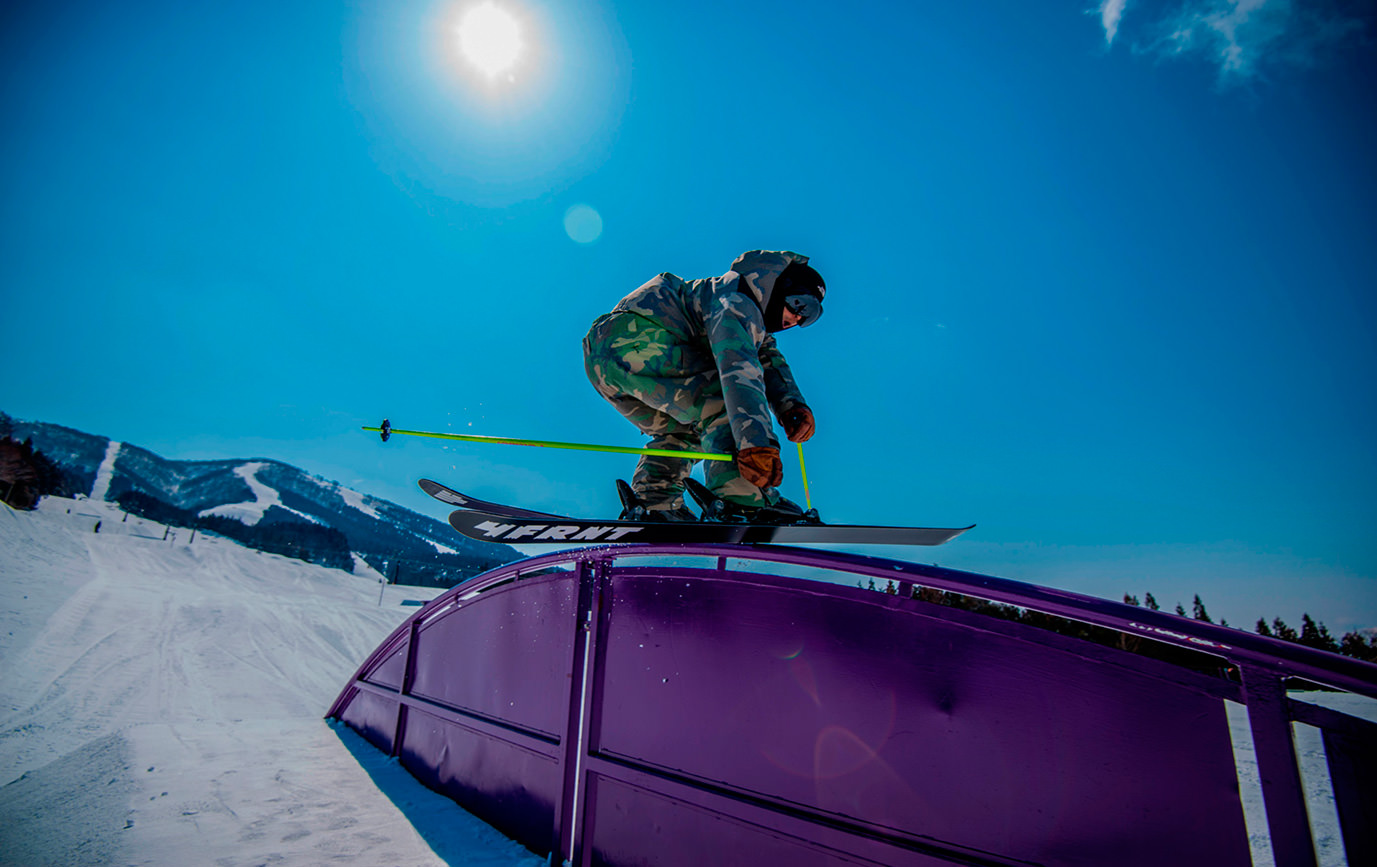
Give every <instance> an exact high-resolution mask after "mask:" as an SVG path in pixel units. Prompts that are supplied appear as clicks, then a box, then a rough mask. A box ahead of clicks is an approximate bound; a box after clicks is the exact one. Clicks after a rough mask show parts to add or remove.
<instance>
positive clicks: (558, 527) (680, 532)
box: [449, 508, 975, 545]
mask: <svg viewBox="0 0 1377 867" xmlns="http://www.w3.org/2000/svg"><path fill="white" fill-rule="evenodd" d="M449 522H450V525H451V526H453V527H454V529H456V530H458V531H459V532H460V533H462V534H463V535H465V536H467V537H469V538H470V539H477V540H479V541H482V542H521V543H537V544H550V545H568V544H571V543H580V542H587V543H603V542H622V543H625V542H643V543H654V544H683V545H690V544H707V543H724V544H760V543H775V544H781V545H794V544H799V543H802V542H819V543H823V544H828V545H941V544H942V543H944V542H948V541H950V540H952V539H954V538H956V537H957V536H959V535H961V534H962V533H964V532H966V531H967V530H969V529H971V527H974V526H975V525H974V524H972V525H971V527H959V528H944V527H876V526H870V525H865V524H784V525H774V524H726V523H718V522H715V521H698V522H692V521H685V522H670V521H666V522H649V521H588V520H584V519H582V518H567V517H563V516H559V515H543V516H539V517H529V516H520V515H513V514H512V513H511V512H510V511H504V512H491V511H485V510H482V509H473V508H465V509H460V510H459V511H457V512H454V513H453V514H451V515H450V516H449Z"/></svg>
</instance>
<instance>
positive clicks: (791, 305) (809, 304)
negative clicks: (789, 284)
mask: <svg viewBox="0 0 1377 867" xmlns="http://www.w3.org/2000/svg"><path fill="white" fill-rule="evenodd" d="M784 306H785V308H786V309H787V310H788V311H789V312H790V313H792V314H794V315H795V316H797V317H798V318H799V323H798V324H799V327H800V328H807V327H808V326H809V325H812V324H813V323H814V322H817V321H818V317H820V316H822V301H821V300H819V299H818V297H817V296H816V295H790V296H789V297H787V298H785V299H784Z"/></svg>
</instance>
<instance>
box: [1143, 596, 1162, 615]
mask: <svg viewBox="0 0 1377 867" xmlns="http://www.w3.org/2000/svg"><path fill="white" fill-rule="evenodd" d="M1143 604H1144V605H1146V606H1147V607H1148V608H1149V609H1151V610H1152V611H1161V610H1162V606H1160V605H1158V604H1157V600H1156V599H1154V598H1153V597H1152V594H1151V593H1149V594H1148V595H1147V596H1145V597H1143Z"/></svg>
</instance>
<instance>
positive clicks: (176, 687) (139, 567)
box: [0, 498, 544, 867]
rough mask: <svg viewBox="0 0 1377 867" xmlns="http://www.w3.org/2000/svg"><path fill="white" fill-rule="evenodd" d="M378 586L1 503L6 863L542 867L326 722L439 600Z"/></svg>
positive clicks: (112, 519)
mask: <svg viewBox="0 0 1377 867" xmlns="http://www.w3.org/2000/svg"><path fill="white" fill-rule="evenodd" d="M97 523H99V524H100V531H99V532H98V533H97V532H94V530H95V528H96V525H97ZM380 589H381V585H380V584H379V580H378V575H377V573H375V572H372V570H369V569H368V568H367V567H366V566H364V565H363V564H362V563H360V569H359V571H357V572H356V573H355V574H352V575H351V574H349V573H346V572H342V571H339V570H334V569H325V568H322V567H319V566H313V565H309V564H306V563H302V562H300V561H297V560H290V559H286V558H283V557H277V556H274V555H271V554H263V553H259V552H257V551H253V550H250V549H247V548H243V547H241V546H239V545H237V544H234V543H232V542H229V541H226V540H221V539H218V538H214V537H209V536H203V535H197V536H196V537H195V539H194V540H192V539H191V538H190V534H189V532H188V531H186V530H174V531H172V532H171V533H170V534H168V538H166V539H165V538H164V528H163V527H162V526H161V525H157V524H152V523H148V522H144V521H141V520H138V519H136V518H133V517H130V518H129V519H128V520H127V521H125V520H124V519H123V514H122V513H121V512H119V511H118V510H117V509H115V508H114V507H113V506H110V505H107V504H105V503H100V502H96V501H92V500H76V501H73V500H65V499H60V498H48V499H46V500H44V501H43V503H42V505H41V507H40V509H39V511H37V512H35V513H15V512H12V511H11V510H10V509H8V508H7V507H4V506H0V786H3V788H0V864H4V865H26V867H29V865H49V864H51V865H64V867H71V865H87V864H89V865H105V864H120V865H124V864H129V865H164V864H166V865H185V864H214V865H227V867H228V865H239V864H243V865H256V864H269V863H281V864H323V863H327V862H328V863H331V864H335V863H342V864H360V865H370V867H371V865H436V864H455V865H458V864H463V865H469V864H475V865H528V867H533V865H537V864H543V863H544V862H543V861H542V860H541V859H538V858H536V857H535V856H534V855H532V854H531V853H529V852H527V851H526V850H525V849H523V848H521V847H520V846H518V845H517V844H515V843H513V842H511V841H510V840H507V839H506V838H504V837H502V836H501V835H500V834H498V833H497V832H496V831H494V830H492V829H491V828H490V827H489V826H487V825H485V824H483V823H482V822H480V821H478V820H477V819H474V818H473V817H472V816H470V815H468V814H466V813H464V812H463V811H462V810H460V809H459V808H458V807H457V806H456V805H455V804H454V803H453V802H451V801H449V800H447V799H445V798H442V797H441V796H439V795H436V794H434V793H433V792H430V791H429V790H427V789H425V788H424V787H423V786H421V785H420V784H418V783H416V782H415V781H414V780H413V779H412V778H411V777H410V775H408V774H407V773H406V772H405V771H404V770H402V769H401V768H400V766H398V765H396V764H395V763H394V762H390V761H389V760H387V758H386V757H385V756H383V755H382V754H381V753H379V752H378V751H377V750H375V749H373V748H372V747H371V746H369V745H367V744H366V743H364V742H363V741H362V739H360V738H358V736H357V735H355V734H354V733H353V732H351V731H349V730H348V729H344V728H340V729H336V728H332V727H331V726H330V725H329V724H327V723H326V722H325V721H324V720H323V719H322V716H323V715H324V713H325V711H326V710H327V709H328V708H329V705H330V702H331V701H332V700H333V699H334V697H335V696H336V695H337V694H338V693H339V690H340V689H341V687H342V686H343V685H344V684H345V682H346V681H347V680H348V678H349V676H350V675H351V674H352V673H353V671H354V669H355V668H357V667H358V665H359V663H361V662H362V661H363V659H364V658H365V657H366V656H367V655H368V653H369V652H371V651H372V650H373V648H374V647H376V646H377V645H378V643H379V642H381V641H382V639H383V638H385V637H386V636H387V635H388V634H389V633H390V632H391V631H392V630H393V629H394V628H395V627H396V626H397V625H398V624H400V623H401V622H402V621H404V620H405V619H406V618H407V617H408V616H409V615H410V614H411V613H414V612H415V610H416V607H415V604H414V603H419V602H421V601H424V600H427V599H429V598H431V597H432V596H434V595H435V594H436V593H438V592H439V591H438V590H435V589H429V588H416V587H387V588H386V589H385V592H383V593H382V594H381V604H380V602H379V597H380ZM406 602H411V603H413V604H411V605H406V604H404V603H406Z"/></svg>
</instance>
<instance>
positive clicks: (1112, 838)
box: [330, 546, 1377, 867]
mask: <svg viewBox="0 0 1377 867" xmlns="http://www.w3.org/2000/svg"><path fill="white" fill-rule="evenodd" d="M695 556H697V557H700V558H706V559H701V560H700V561H699V562H700V564H701V565H700V566H699V567H698V568H693V567H691V566H685V565H684V560H685V558H686V557H687V558H692V557H695ZM656 557H658V558H674V563H673V564H669V565H666V564H664V563H663V562H662V563H655V562H654V561H653V559H648V558H656ZM729 558H730V561H731V562H732V563H736V562H737V561H741V566H740V567H739V568H732V569H727V568H726V566H727V563H728V559H729ZM570 567H573V568H574V571H565V572H561V573H555V574H548V570H549V569H551V568H563V569H569V568H570ZM784 567H788V568H789V569H792V570H794V571H797V570H798V568H799V567H803V568H805V569H828V570H833V571H834V572H836V571H839V572H842V573H845V574H847V575H850V576H852V577H853V578H859V579H864V578H873V579H875V580H876V581H877V582H881V584H882V585H883V582H885V581H886V580H887V579H892V580H894V581H895V582H897V583H898V584H899V586H900V593H899V594H898V595H888V594H884V593H876V592H873V591H866V590H860V589H858V588H856V587H852V586H840V585H837V584H824V583H820V582H818V581H811V580H806V579H804V578H797V577H793V578H790V577H780V576H778V575H773V574H768V573H769V572H771V571H772V570H773V571H779V570H780V569H782V568H784ZM523 576H524V577H523ZM513 579H517V580H513ZM913 586H923V587H929V588H936V589H942V590H949V591H955V592H959V593H964V594H969V595H973V596H978V597H981V598H985V599H990V600H993V601H999V602H1006V603H1012V604H1017V605H1020V606H1022V607H1025V608H1030V609H1034V610H1037V611H1042V612H1046V613H1049V614H1054V615H1058V616H1061V617H1067V618H1070V619H1073V620H1077V621H1081V622H1086V623H1093V624H1096V625H1099V626H1104V627H1107V628H1110V629H1115V630H1118V631H1120V632H1122V633H1123V634H1124V635H1126V636H1136V637H1138V638H1147V639H1152V640H1154V641H1158V642H1162V643H1166V644H1172V645H1176V646H1179V647H1183V648H1189V649H1192V650H1196V651H1201V652H1206V653H1209V654H1212V655H1213V656H1214V657H1217V662H1218V668H1219V669H1220V670H1223V669H1224V668H1226V667H1233V668H1234V669H1235V670H1240V671H1241V672H1242V685H1240V683H1239V682H1238V681H1237V679H1236V678H1235V679H1233V680H1230V679H1225V678H1222V677H1212V676H1210V675H1208V674H1202V673H1200V672H1199V671H1196V670H1190V669H1187V668H1181V667H1178V666H1175V665H1172V664H1169V663H1168V662H1164V661H1161V660H1159V659H1153V658H1149V657H1147V656H1142V655H1138V654H1134V653H1130V652H1127V651H1125V650H1120V649H1118V648H1115V647H1107V646H1103V645H1101V644H1095V643H1091V642H1087V641H1082V640H1079V639H1075V638H1070V637H1066V636H1063V635H1058V634H1055V633H1052V632H1048V631H1045V630H1041V629H1036V628H1033V627H1031V626H1027V625H1024V624H1021V623H1017V622H1012V621H1008V620H1003V619H998V618H993V617H988V616H984V615H980V614H975V613H971V612H967V611H961V610H957V609H954V608H950V607H945V606H941V605H936V604H932V603H927V602H922V601H919V600H917V599H911V598H907V597H908V595H909V594H908V591H909V589H910V588H911V587H913ZM1128 643H1131V642H1128ZM1207 667H1208V666H1207ZM1296 677H1303V678H1305V679H1306V680H1309V681H1313V682H1317V683H1322V684H1327V685H1329V686H1333V687H1337V688H1343V689H1348V690H1351V691H1355V692H1358V693H1361V694H1364V695H1368V696H1371V697H1377V667H1374V666H1369V665H1366V664H1363V663H1358V662H1356V661H1353V660H1348V659H1345V658H1342V657H1335V656H1332V655H1330V654H1324V653H1320V652H1317V651H1311V650H1308V649H1306V648H1301V647H1297V646H1295V645H1288V644H1284V643H1282V642H1277V641H1273V640H1269V639H1265V638H1262V637H1260V636H1252V635H1249V634H1247V633H1242V632H1238V631H1235V630H1230V629H1225V628H1221V627H1217V626H1213V625H1211V624H1203V623H1198V622H1195V621H1188V620H1184V619H1182V618H1177V617H1172V616H1171V615H1164V614H1161V613H1159V612H1151V611H1145V610H1143V609H1138V608H1130V607H1127V606H1124V605H1119V604H1116V603H1110V602H1104V601H1102V600H1096V599H1091V598H1089V597H1083V596H1076V595H1074V594H1066V593H1060V592H1057V591H1053V590H1048V589H1045V588H1038V587H1033V586H1030V585H1025V584H1019V583H1017V582H1012V581H1006V580H1003V579H997V578H990V577H987V576H980V575H971V574H967V573H960V572H953V571H950V570H943V569H938V568H936V567H926V566H919V565H916V564H907V563H896V562H894V561H888V560H879V559H875V558H865V557H855V556H851V555H843V554H832V553H826V552H819V551H800V550H793V549H786V548H763V547H762V548H751V547H744V546H701V547H692V548H689V547H685V546H636V547H619V548H595V549H585V550H582V551H570V552H559V553H556V554H552V555H548V556H545V557H541V558H537V559H533V560H528V561H524V562H522V563H517V564H511V565H509V566H506V567H503V568H501V569H498V570H495V571H494V572H491V573H488V574H487V575H485V576H480V577H479V578H476V579H474V580H472V581H470V582H467V583H466V584H464V585H461V586H460V587H457V588H455V589H454V590H452V591H450V592H448V593H446V594H444V595H442V596H441V597H439V598H437V599H436V600H434V601H433V602H432V603H431V604H429V605H427V606H426V607H425V608H423V609H422V610H421V611H420V612H418V613H417V615H416V616H415V617H414V618H413V619H412V620H411V621H409V622H408V623H407V624H405V625H404V626H403V627H401V628H399V629H398V630H397V632H396V633H395V634H394V635H393V636H392V637H391V638H389V640H388V641H387V642H384V644H383V645H382V646H380V647H379V649H378V651H376V652H375V653H374V654H373V655H372V656H370V658H369V659H368V660H367V661H366V662H365V663H364V665H363V666H362V667H361V668H360V670H359V672H358V674H357V675H356V676H355V678H354V680H353V681H351V683H350V684H349V685H348V686H347V687H346V688H345V690H344V692H343V693H341V695H340V697H339V699H338V700H337V701H336V702H335V705H334V706H333V707H332V708H331V710H330V716H332V717H337V718H339V719H341V720H343V721H344V722H346V723H347V724H349V725H351V726H353V727H355V728H357V729H359V730H360V731H361V732H363V733H364V735H365V737H367V738H368V739H369V740H370V742H372V743H374V744H375V745H376V746H378V747H379V748H380V749H384V750H387V751H389V752H391V753H392V754H394V755H398V756H399V757H400V759H401V761H402V763H403V764H404V765H405V766H406V767H407V768H408V769H410V770H411V771H412V773H413V774H415V775H416V776H417V777H418V778H419V779H421V780H423V781H424V782H426V783H427V785H430V786H432V787H433V788H436V789H437V790H440V791H442V792H445V793H446V794H448V795H450V796H451V797H453V798H454V799H455V800H456V801H458V802H459V803H460V804H462V805H463V806H465V807H466V808H467V809H469V810H470V811H471V812H474V813H475V814H477V815H479V816H481V817H483V818H485V819H486V820H488V821H489V822H491V823H492V824H494V825H496V826H497V827H499V828H501V829H502V830H504V831H505V832H506V833H508V834H510V835H511V836H513V837H514V838H515V839H518V840H520V841H522V842H523V843H525V844H526V845H527V846H528V847H530V848H531V849H532V850H533V851H536V852H539V853H541V854H546V853H550V854H551V857H552V860H555V861H566V860H567V861H569V862H571V863H574V864H664V865H681V864H682V865H698V864H702V863H717V864H724V863H739V864H773V863H789V864H818V865H824V864H826V865H833V864H896V865H897V864H904V865H931V864H939V863H964V864H1030V863H1036V864H1045V865H1091V864H1106V863H1114V864H1118V865H1137V864H1142V865H1147V864H1161V863H1172V862H1176V863H1182V864H1186V863H1202V864H1203V863H1208V864H1211V865H1223V867H1227V865H1235V864H1236V865H1246V864H1250V863H1251V858H1250V853H1249V846H1248V841H1247V834H1246V832H1245V830H1244V826H1243V814H1242V807H1241V803H1240V798H1239V794H1238V779H1237V773H1236V769H1235V767H1234V760H1233V747H1232V744H1231V742H1230V738H1229V731H1228V724H1227V719H1226V714H1225V702H1224V699H1226V698H1227V699H1232V700H1234V701H1238V702H1243V703H1246V704H1247V705H1248V707H1249V714H1250V720H1251V722H1252V729H1253V733H1254V740H1255V748H1256V751H1257V758H1258V764H1259V768H1260V769H1261V771H1262V776H1263V786H1264V793H1265V797H1266V800H1267V811H1268V816H1269V820H1270V826H1271V835H1272V839H1273V845H1274V847H1275V850H1276V852H1277V863H1278V864H1282V863H1285V864H1293V863H1294V864H1305V863H1314V861H1313V858H1314V855H1313V846H1312V843H1311V840H1310V829H1309V825H1308V822H1307V821H1306V818H1305V806H1304V802H1303V800H1302V798H1301V792H1300V784H1299V775H1298V774H1296V773H1295V771H1294V769H1295V755H1294V748H1293V747H1292V745H1291V739H1290V721H1291V720H1292V719H1296V718H1297V717H1298V715H1305V714H1309V716H1308V717H1306V721H1307V722H1309V723H1310V724H1312V725H1318V726H1319V727H1320V728H1321V729H1323V730H1324V732H1325V737H1326V744H1327V745H1328V744H1330V743H1331V742H1332V743H1333V744H1334V746H1333V747H1332V748H1331V749H1330V752H1329V761H1330V764H1331V766H1334V765H1335V764H1336V763H1338V764H1339V765H1340V767H1334V768H1333V771H1332V775H1333V779H1334V781H1335V792H1336V797H1337V799H1338V801H1339V813H1340V817H1341V822H1342V824H1343V826H1344V829H1345V836H1346V844H1347V845H1348V847H1349V852H1350V858H1352V857H1353V853H1358V854H1361V853H1363V852H1366V851H1370V849H1366V848H1364V847H1365V846H1370V845H1371V836H1370V832H1368V833H1367V834H1366V835H1365V834H1364V832H1361V831H1355V832H1354V833H1353V835H1352V838H1351V839H1349V835H1348V829H1349V828H1350V827H1351V826H1354V824H1355V823H1359V822H1363V821H1366V818H1365V817H1367V816H1368V814H1369V812H1370V811H1371V809H1372V796H1371V795H1370V793H1364V792H1361V791H1357V790H1361V788H1362V787H1361V784H1359V783H1358V780H1360V779H1364V778H1365V777H1363V774H1367V773H1370V772H1371V764H1372V749H1371V748H1370V746H1368V744H1369V743H1370V741H1366V740H1364V739H1363V738H1362V737H1361V735H1363V734H1366V733H1367V732H1368V730H1367V729H1363V728H1362V727H1361V726H1359V725H1358V724H1357V723H1358V721H1355V720H1353V719H1352V718H1351V717H1347V716H1344V715H1343V714H1338V713H1335V712H1332V711H1322V710H1310V711H1306V710H1303V709H1300V708H1298V707H1296V706H1295V705H1296V703H1295V702H1290V701H1288V700H1287V699H1286V698H1285V692H1284V686H1283V684H1284V681H1285V679H1286V678H1296ZM1245 687H1246V689H1245ZM1364 725H1367V724H1364ZM1288 769H1289V770H1288ZM1366 779H1370V777H1366ZM1350 782H1351V785H1350ZM1355 846H1356V847H1357V848H1355ZM1307 859H1309V860H1307ZM1352 863H1361V862H1358V861H1353V862H1352Z"/></svg>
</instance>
